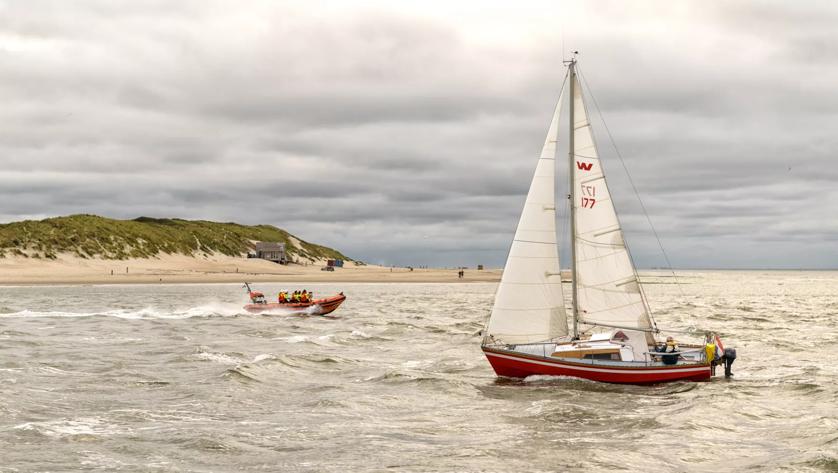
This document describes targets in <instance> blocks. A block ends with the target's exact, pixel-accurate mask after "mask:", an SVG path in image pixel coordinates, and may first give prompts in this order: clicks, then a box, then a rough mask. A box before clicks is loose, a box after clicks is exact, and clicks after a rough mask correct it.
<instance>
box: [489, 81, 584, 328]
mask: <svg viewBox="0 0 838 473" xmlns="http://www.w3.org/2000/svg"><path fill="white" fill-rule="evenodd" d="M563 96H564V87H562V93H561V94H560V96H559V103H558V105H557V106H556V111H555V113H554V114H553V120H552V122H551V123H550V129H549V131H548V132H547V138H546V140H545V141H544V147H543V148H542V150H541V156H540V157H539V159H538V165H537V166H536V168H535V175H534V176H533V179H532V183H531V184H530V190H529V192H528V193H527V200H526V202H525V203H524V210H523V211H522V212H521V219H520V220H519V221H518V229H517V230H516V231H515V238H514V239H513V240H512V247H511V248H510V250H509V257H508V258H507V260H506V266H504V269H503V276H502V277H501V281H500V284H499V286H498V290H497V293H496V294H495V304H494V307H493V308H492V315H491V317H490V318H489V325H488V327H487V334H486V335H487V342H488V343H508V344H520V343H534V342H543V341H547V340H551V339H553V338H557V337H562V336H565V335H567V316H566V314H565V308H564V296H563V294H562V282H561V276H560V274H559V253H558V246H557V243H556V191H555V186H556V162H555V161H556V143H557V141H558V134H559V111H560V110H561V105H562V97H563Z"/></svg>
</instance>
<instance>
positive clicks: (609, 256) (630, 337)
mask: <svg viewBox="0 0 838 473" xmlns="http://www.w3.org/2000/svg"><path fill="white" fill-rule="evenodd" d="M566 64H567V65H568V71H567V74H566V76H565V84H564V85H563V87H562V93H561V94H560V97H559V102H558V105H557V106H556V110H555V113H554V114H553V119H552V121H551V124H550V128H549V131H548V135H547V139H546V140H545V142H544V147H543V148H542V151H541V156H540V157H539V160H538V164H537V165H536V169H535V175H534V177H533V180H532V183H531V184H530V189H529V192H528V193H527V199H526V201H525V203H524V209H523V211H522V212H521V217H520V220H519V222H518V227H517V230H516V232H515V237H514V238H513V240H512V246H511V248H510V250H509V256H508V258H507V261H506V265H505V267H504V270H503V276H502V278H501V282H500V284H499V285H498V289H497V292H496V294H495V301H494V305H493V307H492V313H491V315H490V317H489V321H488V324H487V326H486V329H485V330H484V332H483V333H484V338H483V342H482V344H481V348H482V349H483V353H484V354H485V355H486V358H487V359H488V361H489V363H490V364H491V365H492V368H493V369H494V370H495V373H497V374H498V375H499V376H508V377H514V378H525V377H527V376H530V375H554V376H572V377H577V378H585V379H590V380H594V381H602V382H608V383H627V384H652V383H661V382H666V381H678V380H695V381H700V380H706V379H708V378H710V377H711V376H712V375H713V374H715V367H716V365H717V364H722V363H724V365H725V375H726V376H730V375H731V373H730V366H731V364H732V363H733V360H734V359H735V358H736V351H735V350H734V349H732V348H728V349H727V350H725V348H724V345H723V344H722V341H721V339H720V338H719V337H718V335H716V334H714V333H705V334H704V337H703V341H700V342H696V343H689V344H687V343H682V344H677V343H676V342H675V340H674V338H673V337H668V338H667V340H666V342H665V343H664V342H662V341H659V340H658V339H657V337H656V336H657V335H658V334H660V333H661V330H660V329H659V328H658V326H657V324H656V323H655V321H654V319H653V317H652V314H651V310H650V308H649V305H648V303H647V300H646V296H645V294H644V293H643V288H642V285H641V284H640V278H639V277H638V276H637V271H636V269H635V267H634V263H633V261H632V259H631V255H630V254H629V251H628V248H627V246H626V243H625V240H624V239H623V232H622V229H621V227H620V221H619V219H618V218H617V212H616V210H615V208H614V205H613V203H612V197H613V196H611V194H610V192H609V190H608V186H607V184H606V180H605V171H604V169H603V168H602V167H601V165H600V159H599V156H598V153H597V149H596V143H595V142H594V136H593V133H592V131H591V124H590V121H589V120H588V116H587V109H586V106H585V100H584V97H583V94H582V88H581V84H580V82H579V79H578V78H577V74H576V65H577V64H576V59H572V60H571V61H566ZM565 92H567V93H568V95H569V97H568V100H569V102H570V105H569V107H568V115H569V118H568V124H569V135H568V138H567V140H568V150H569V151H568V163H567V166H569V169H568V174H569V181H570V184H569V187H570V192H569V195H568V202H569V203H568V204H567V205H568V207H569V219H570V260H571V261H570V267H571V271H570V272H571V281H570V286H571V290H572V297H571V300H572V308H571V310H570V314H568V313H567V310H566V309H565V302H564V293H563V288H562V278H561V271H560V266H559V251H558V243H557V241H558V240H557V233H556V218H557V215H556V214H557V207H559V206H557V205H556V189H555V186H556V161H557V159H556V154H557V143H558V139H559V117H560V111H561V108H562V100H563V98H564V96H565ZM562 206H563V205H562ZM644 212H645V210H644ZM562 215H564V213H562ZM699 336H700V335H699Z"/></svg>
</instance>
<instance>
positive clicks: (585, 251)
mask: <svg viewBox="0 0 838 473" xmlns="http://www.w3.org/2000/svg"><path fill="white" fill-rule="evenodd" d="M571 80H573V81H575V82H574V87H573V88H572V89H573V90H574V94H573V95H574V97H573V101H574V103H573V106H574V112H573V113H574V126H573V129H574V149H573V155H574V156H573V157H574V161H575V162H574V163H572V169H573V185H574V186H575V189H574V191H575V199H574V202H572V205H573V206H574V211H575V212H574V213H575V217H576V222H575V223H576V225H575V226H576V238H575V242H576V243H575V245H576V246H575V248H576V275H575V277H576V290H577V307H578V309H577V310H578V312H579V313H578V316H577V320H578V321H579V322H580V323H588V324H589V325H606V326H618V327H625V328H640V329H650V328H652V324H651V321H650V318H649V314H648V312H647V310H646V305H645V303H644V301H643V297H642V294H641V292H640V286H639V282H638V279H637V274H636V272H635V269H634V265H633V264H632V261H631V258H630V257H629V253H628V250H627V249H626V245H625V242H624V241H623V232H622V229H621V228H620V222H619V221H618V219H617V213H616V211H615V210H614V205H613V203H612V202H611V195H610V194H609V192H608V186H607V185H606V182H605V174H604V170H603V168H602V166H601V165H600V160H599V156H598V155H597V150H596V144H595V143H594V140H593V134H592V132H591V124H590V122H589V121H588V114H587V110H586V109H585V105H584V101H583V99H582V88H581V87H580V86H579V83H578V79H577V77H576V75H575V74H573V75H572V77H571ZM647 339H649V340H653V338H652V337H651V335H648V336H647Z"/></svg>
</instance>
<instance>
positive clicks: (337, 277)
mask: <svg viewBox="0 0 838 473" xmlns="http://www.w3.org/2000/svg"><path fill="white" fill-rule="evenodd" d="M324 265H325V262H316V263H309V264H307V265H302V264H289V265H285V266H283V265H279V264H275V263H272V262H270V261H265V260H260V259H247V258H236V257H230V256H223V255H214V256H208V257H190V256H184V255H163V256H160V257H158V258H150V259H129V260H104V259H84V258H78V257H75V256H70V255H59V256H58V258H57V259H55V260H46V259H36V258H24V257H6V258H2V259H0V284H2V285H37V284H44V285H50V284H153V283H167V284H171V283H213V282H219V283H221V282H242V281H248V282H296V281H299V282H452V283H456V282H493V281H499V280H500V275H501V270H500V269H487V270H482V271H477V270H475V269H466V270H465V277H463V278H462V279H460V278H458V276H457V272H458V270H457V269H440V268H430V269H414V270H413V271H411V270H410V269H408V268H401V267H398V268H390V267H383V266H375V265H363V266H356V265H355V264H354V263H351V262H348V263H347V264H346V265H345V267H343V268H335V271H333V272H332V271H321V268H322V267H323V266H324Z"/></svg>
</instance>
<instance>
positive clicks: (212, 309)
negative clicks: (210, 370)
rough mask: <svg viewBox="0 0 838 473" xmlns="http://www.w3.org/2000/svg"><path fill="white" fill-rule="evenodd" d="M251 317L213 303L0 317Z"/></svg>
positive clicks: (27, 312)
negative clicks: (179, 307)
mask: <svg viewBox="0 0 838 473" xmlns="http://www.w3.org/2000/svg"><path fill="white" fill-rule="evenodd" d="M239 315H249V314H248V313H247V312H246V311H245V310H243V309H242V308H241V306H239V305H236V304H224V303H211V304H204V305H200V306H196V307H189V308H182V309H162V308H158V307H143V308H140V309H106V310H101V311H93V312H71V311H39V310H29V309H24V310H21V311H18V312H8V313H5V314H0V317H10V318H13V317H27V318H39V317H70V318H73V317H114V318H118V319H129V320H140V319H191V318H196V317H204V318H206V317H236V316H239Z"/></svg>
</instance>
